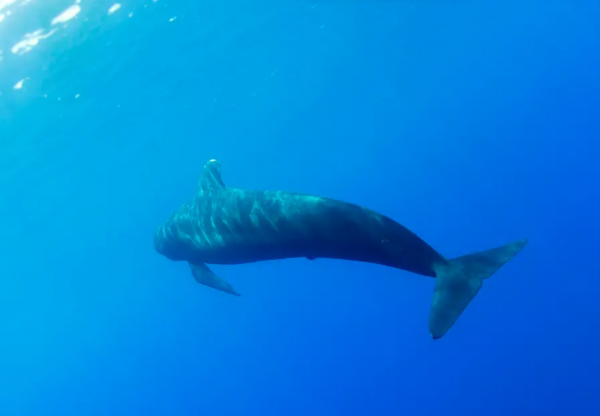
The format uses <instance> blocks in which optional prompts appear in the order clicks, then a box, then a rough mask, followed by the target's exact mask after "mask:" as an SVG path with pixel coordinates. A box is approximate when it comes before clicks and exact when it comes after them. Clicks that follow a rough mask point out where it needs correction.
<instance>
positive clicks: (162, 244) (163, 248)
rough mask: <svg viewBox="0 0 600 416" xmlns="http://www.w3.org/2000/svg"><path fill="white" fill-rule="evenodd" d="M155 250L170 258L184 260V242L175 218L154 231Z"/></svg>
mask: <svg viewBox="0 0 600 416" xmlns="http://www.w3.org/2000/svg"><path fill="white" fill-rule="evenodd" d="M154 250H156V252H158V253H159V254H161V255H163V256H165V257H166V258H168V259H170V260H175V261H177V260H183V258H182V254H183V252H182V242H181V241H180V239H179V236H178V232H177V226H176V224H175V222H174V221H173V220H169V221H167V222H166V223H165V224H164V225H162V226H160V227H158V228H157V229H156V231H155V232H154Z"/></svg>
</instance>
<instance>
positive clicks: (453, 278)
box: [429, 240, 527, 339]
mask: <svg viewBox="0 0 600 416" xmlns="http://www.w3.org/2000/svg"><path fill="white" fill-rule="evenodd" d="M525 244H527V240H519V241H514V242H512V243H509V244H507V245H505V246H502V247H497V248H493V249H491V250H487V251H480V252H478V253H474V254H468V255H466V256H461V257H457V258H455V259H452V260H449V261H448V262H447V263H446V264H439V265H436V266H435V272H436V279H435V290H434V292H433V299H432V302H431V312H430V315H429V333H430V334H431V337H432V338H433V339H439V338H441V337H442V336H444V334H445V333H446V332H447V331H448V330H449V329H450V328H451V327H452V325H454V322H456V320H457V319H458V317H459V316H460V314H461V313H462V312H463V311H464V310H465V308H466V307H467V305H468V304H469V302H471V300H472V299H473V298H474V297H475V295H476V294H477V292H478V291H479V289H481V286H482V284H483V279H487V278H488V277H490V276H491V275H492V274H494V272H496V270H498V269H499V268H500V267H501V266H502V265H503V264H504V263H506V262H507V261H509V260H510V259H512V258H513V257H514V256H515V255H516V254H517V253H518V252H519V251H521V249H522V248H523V247H525Z"/></svg>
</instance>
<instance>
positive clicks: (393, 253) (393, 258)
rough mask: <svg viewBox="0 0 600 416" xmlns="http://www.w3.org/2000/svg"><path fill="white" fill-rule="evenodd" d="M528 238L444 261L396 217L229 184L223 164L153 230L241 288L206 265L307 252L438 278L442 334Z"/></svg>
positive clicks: (198, 272)
mask: <svg viewBox="0 0 600 416" xmlns="http://www.w3.org/2000/svg"><path fill="white" fill-rule="evenodd" d="M526 243H527V241H526V240H519V241H515V242H512V243H509V244H507V245H505V246H502V247H498V248H494V249H491V250H487V251H482V252H478V253H475V254H469V255H466V256H462V257H458V258H455V259H450V260H448V259H446V258H444V257H443V256H442V255H441V254H439V253H438V252H437V251H435V250H434V249H433V248H432V247H430V246H429V245H428V244H427V243H426V242H425V241H423V240H421V239H420V238H419V237H418V236H417V235H415V234H414V233H413V232H411V231H410V230H408V229H407V228H405V227H404V226H402V225H400V224H398V223H397V222H395V221H394V220H392V219H390V218H388V217H386V216H384V215H380V214H378V213H376V212H374V211H371V210H369V209H366V208H362V207H359V206H357V205H354V204H350V203H346V202H342V201H337V200H334V199H329V198H321V197H317V196H310V195H301V194H296V193H288V192H282V191H253V190H242V189H234V188H230V187H227V186H225V185H224V184H223V181H222V180H221V165H220V164H219V162H217V161H216V160H210V161H209V162H208V163H207V164H206V165H205V166H204V168H203V171H202V175H201V177H200V181H199V191H198V195H197V196H196V198H194V199H193V200H191V201H190V202H188V203H186V204H185V205H183V206H182V207H181V208H179V209H178V210H177V212H175V213H174V214H173V216H172V217H171V218H170V219H169V220H168V221H167V223H166V224H164V225H163V226H162V227H160V228H159V229H158V230H157V231H156V233H155V235H154V248H155V250H156V251H157V252H158V253H160V254H162V255H164V256H165V257H167V258H169V259H171V260H174V261H187V262H188V263H189V265H190V268H191V271H192V275H193V276H194V278H195V279H196V280H197V281H198V282H199V283H201V284H203V285H206V286H210V287H212V288H215V289H218V290H221V291H223V292H227V293H230V294H233V295H238V293H237V292H236V291H235V290H234V289H233V287H232V286H231V285H230V284H229V283H227V282H226V281H225V280H223V279H222V278H220V277H218V276H216V275H215V274H214V273H213V272H211V270H210V269H209V268H208V267H207V266H206V263H209V264H240V263H250V262H257V261H264V260H275V259H286V258H294V257H306V258H307V259H311V260H312V259H316V258H332V259H343V260H355V261H362V262H369V263H376V264H380V265H384V266H389V267H394V268H397V269H402V270H407V271H410V272H413V273H417V274H420V275H424V276H429V277H435V278H436V283H435V289H434V292H433V300H432V304H431V311H430V317H429V332H430V334H431V336H432V337H433V338H434V339H438V338H441V337H442V336H443V335H444V334H445V333H446V332H447V331H448V330H449V329H450V327H452V325H453V324H454V322H455V321H456V320H457V319H458V317H459V316H460V314H461V313H462V312H463V310H464V309H465V308H466V306H467V305H468V304H469V302H470V301H471V300H472V299H473V298H474V297H475V295H476V294H477V292H478V291H479V289H480V288H481V286H482V283H483V280H484V279H487V278H488V277H490V276H491V275H492V274H493V273H494V272H495V271H496V270H498V268H500V267H501V266H502V265H503V264H504V263H506V262H507V261H509V260H510V259H512V258H513V257H514V256H515V255H516V254H517V253H518V252H519V251H520V250H521V249H522V248H523V247H524V246H525V244H526Z"/></svg>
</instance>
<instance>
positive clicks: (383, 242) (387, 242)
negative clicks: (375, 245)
mask: <svg viewBox="0 0 600 416" xmlns="http://www.w3.org/2000/svg"><path fill="white" fill-rule="evenodd" d="M389 243H390V240H388V239H387V238H384V239H383V240H381V244H389Z"/></svg>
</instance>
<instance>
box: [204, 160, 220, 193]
mask: <svg viewBox="0 0 600 416" xmlns="http://www.w3.org/2000/svg"><path fill="white" fill-rule="evenodd" d="M198 187H199V188H200V189H199V192H200V193H202V192H206V193H211V192H216V191H220V190H222V189H224V188H225V185H224V184H223V180H222V179H221V164H220V163H219V162H217V161H216V160H215V159H211V160H209V161H208V162H207V163H206V165H204V168H202V174H201V175H200V183H198Z"/></svg>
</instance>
